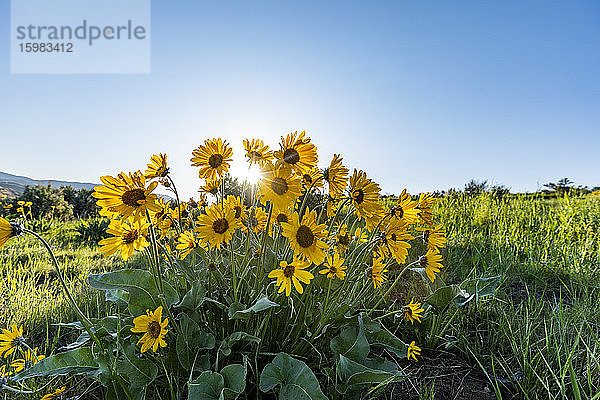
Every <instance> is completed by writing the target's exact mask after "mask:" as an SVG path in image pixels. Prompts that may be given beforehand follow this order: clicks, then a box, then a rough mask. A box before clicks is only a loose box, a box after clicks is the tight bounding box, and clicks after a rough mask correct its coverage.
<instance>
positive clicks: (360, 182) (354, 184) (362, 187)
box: [350, 170, 383, 219]
mask: <svg viewBox="0 0 600 400" xmlns="http://www.w3.org/2000/svg"><path fill="white" fill-rule="evenodd" d="M379 190H380V188H379V185H378V184H376V183H375V182H373V181H372V180H371V179H369V178H367V174H366V173H365V172H363V171H357V170H354V174H353V175H352V177H351V178H350V196H351V198H352V205H353V206H354V208H355V210H356V211H355V212H356V215H357V216H358V217H359V218H364V219H369V218H370V217H372V216H374V215H376V216H377V215H379V214H381V213H383V206H382V205H381V203H379Z"/></svg>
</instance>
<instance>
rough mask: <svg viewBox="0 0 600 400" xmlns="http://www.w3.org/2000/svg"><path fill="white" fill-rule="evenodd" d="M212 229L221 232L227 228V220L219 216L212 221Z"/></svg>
mask: <svg viewBox="0 0 600 400" xmlns="http://www.w3.org/2000/svg"><path fill="white" fill-rule="evenodd" d="M212 226H213V230H214V231H215V232H216V233H218V234H223V233H225V232H226V231H227V229H229V222H227V220H226V219H225V218H221V219H218V220H216V221H215V222H213V225H212Z"/></svg>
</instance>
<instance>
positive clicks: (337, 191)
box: [323, 154, 348, 198]
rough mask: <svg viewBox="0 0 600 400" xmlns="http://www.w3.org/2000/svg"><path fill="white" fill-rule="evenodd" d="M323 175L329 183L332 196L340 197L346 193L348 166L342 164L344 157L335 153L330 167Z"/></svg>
mask: <svg viewBox="0 0 600 400" xmlns="http://www.w3.org/2000/svg"><path fill="white" fill-rule="evenodd" d="M323 177H324V178H325V180H326V181H327V183H328V184H329V195H330V196H331V197H334V198H335V197H339V196H341V195H342V193H344V189H346V185H347V184H348V168H346V167H344V166H343V165H342V157H341V156H340V155H339V154H334V155H333V159H332V160H331V163H330V164H329V168H327V169H325V171H323Z"/></svg>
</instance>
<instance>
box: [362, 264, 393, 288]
mask: <svg viewBox="0 0 600 400" xmlns="http://www.w3.org/2000/svg"><path fill="white" fill-rule="evenodd" d="M387 272H389V271H388V270H387V269H385V263H384V262H383V257H378V258H373V266H372V267H370V268H368V269H367V277H368V278H369V279H371V280H372V281H373V287H374V288H378V287H380V286H381V284H382V283H383V281H385V280H386V279H387V276H385V274H386V273H387Z"/></svg>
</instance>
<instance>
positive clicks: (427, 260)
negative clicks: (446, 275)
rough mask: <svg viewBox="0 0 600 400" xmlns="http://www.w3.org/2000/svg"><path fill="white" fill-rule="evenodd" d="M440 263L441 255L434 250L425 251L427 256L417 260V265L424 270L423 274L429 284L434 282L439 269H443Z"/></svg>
mask: <svg viewBox="0 0 600 400" xmlns="http://www.w3.org/2000/svg"><path fill="white" fill-rule="evenodd" d="M441 261H442V255H441V254H440V252H439V251H438V249H436V248H433V249H429V250H427V254H425V255H423V256H421V257H420V258H419V264H420V265H421V267H423V268H425V272H426V273H427V276H428V277H429V280H430V281H431V282H433V281H434V280H435V274H436V273H438V272H440V269H441V268H444V266H443V265H442V264H441Z"/></svg>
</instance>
